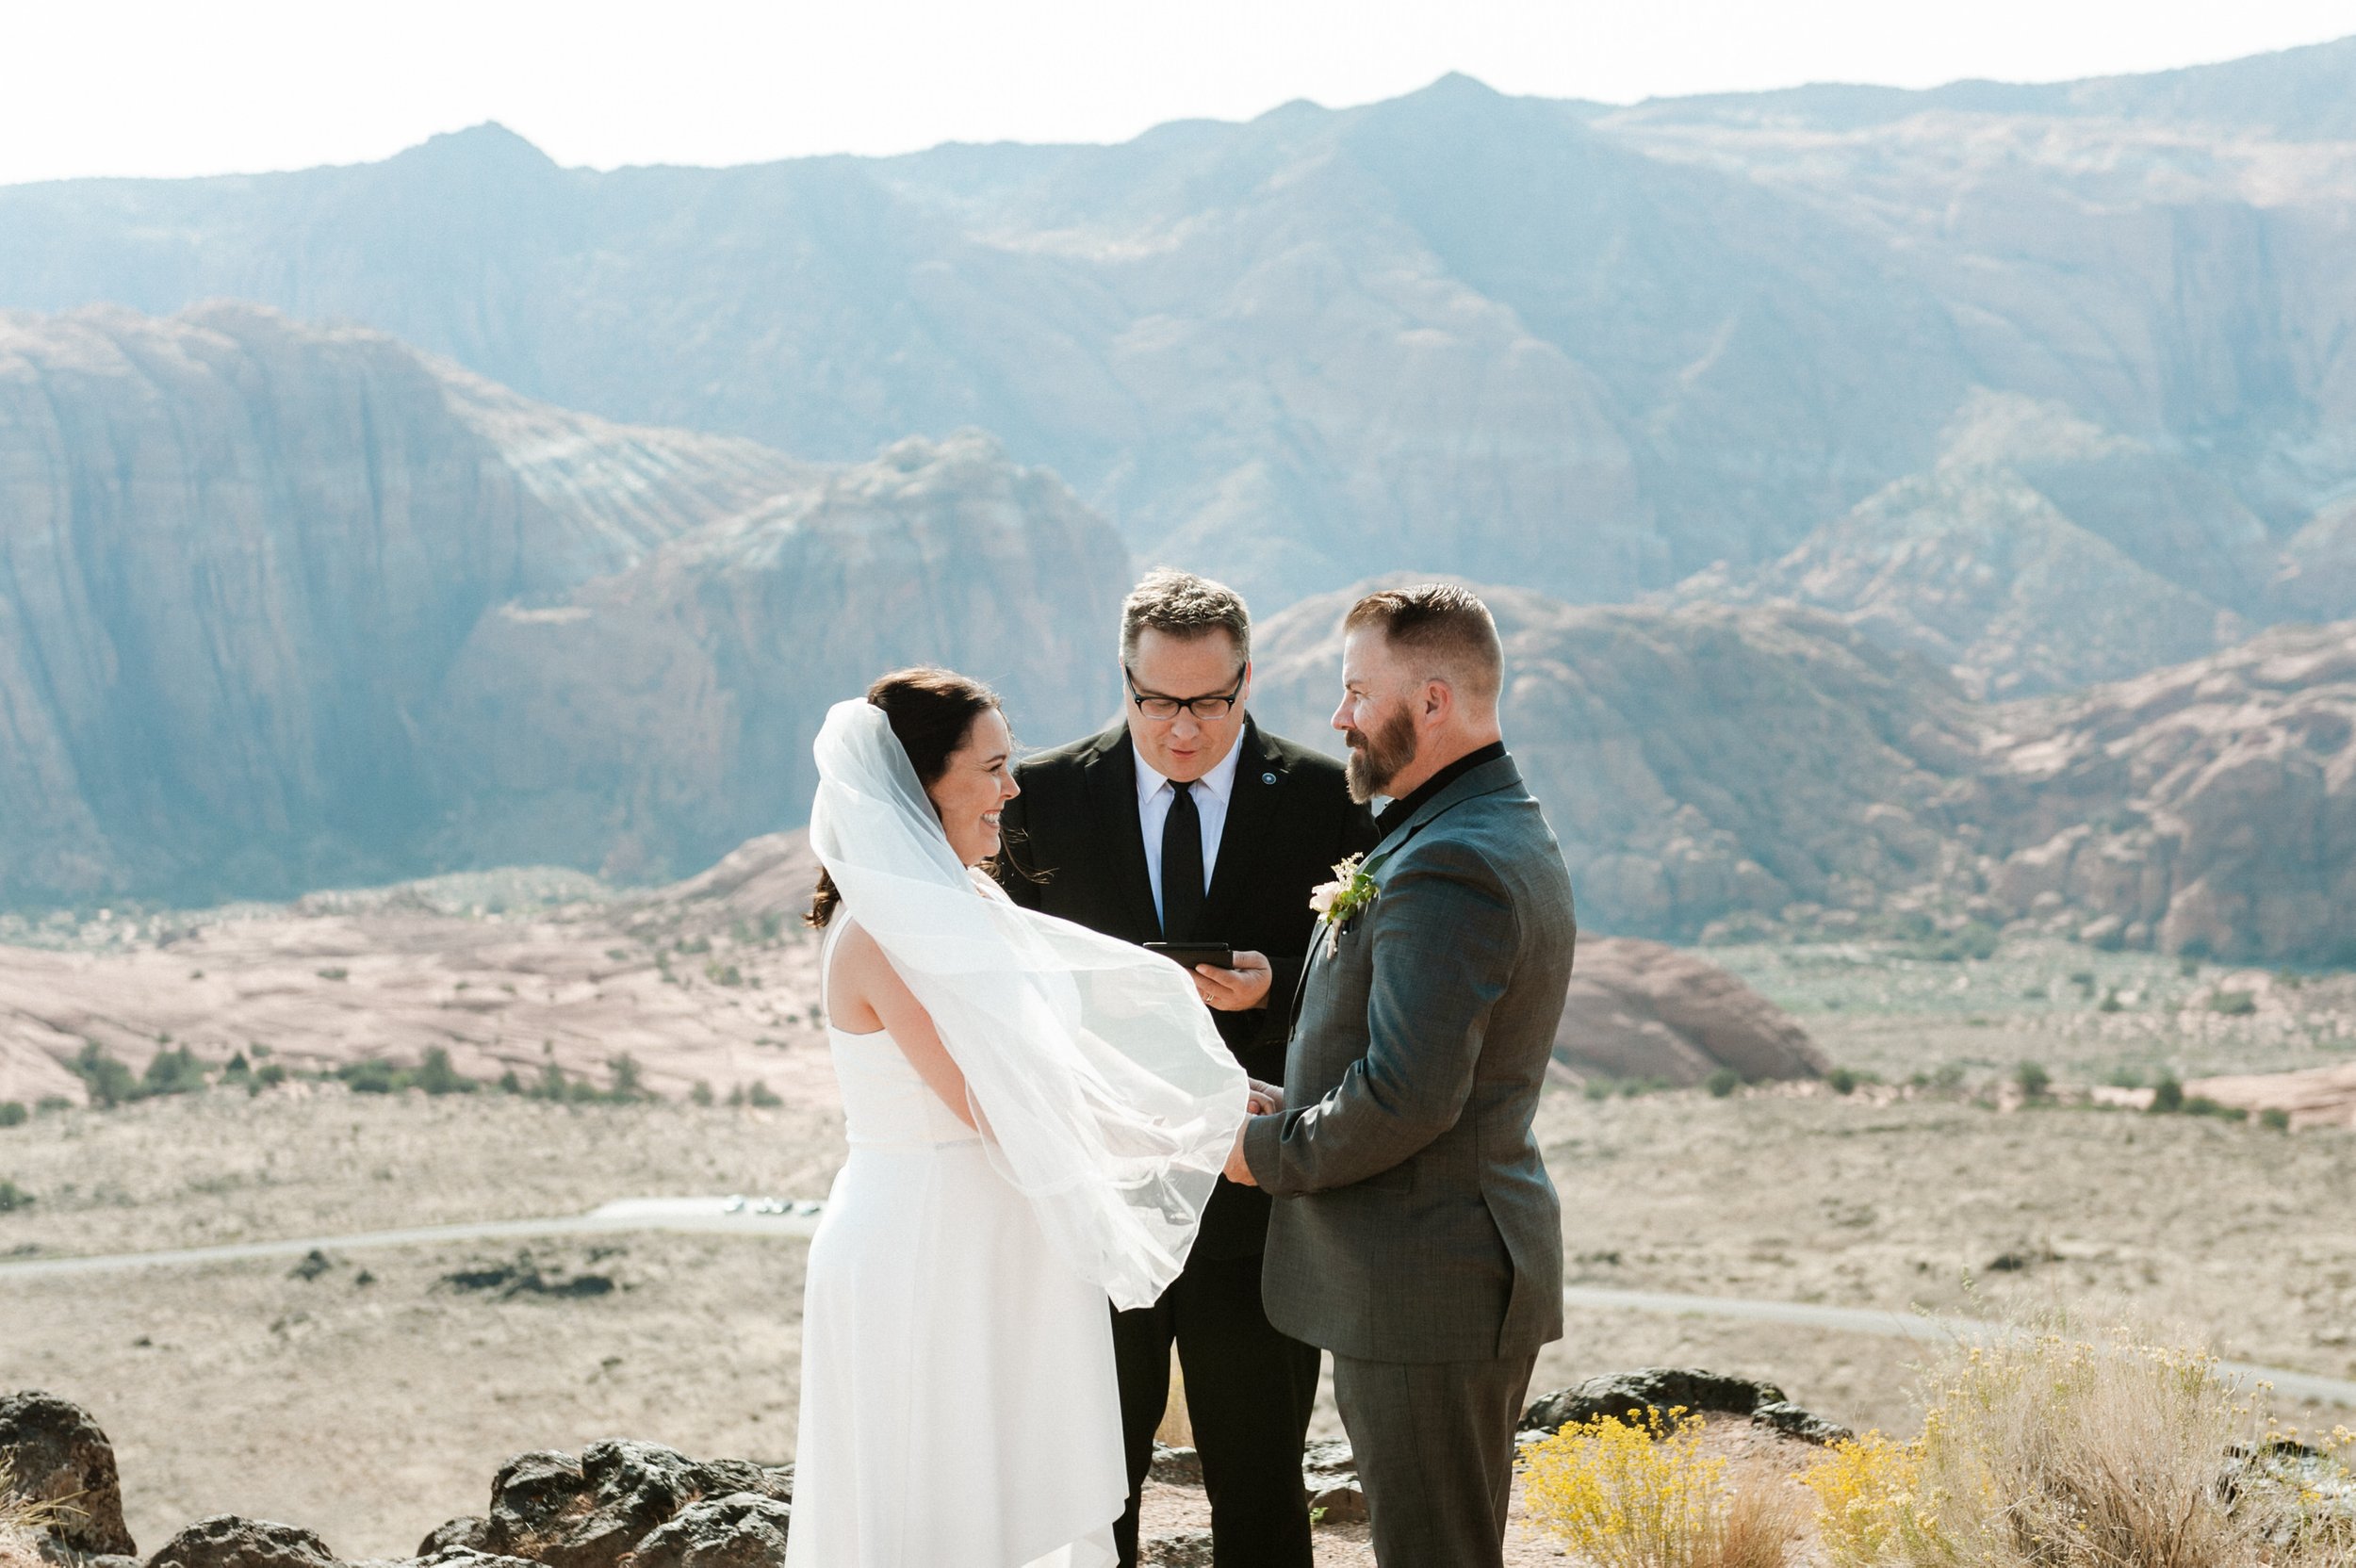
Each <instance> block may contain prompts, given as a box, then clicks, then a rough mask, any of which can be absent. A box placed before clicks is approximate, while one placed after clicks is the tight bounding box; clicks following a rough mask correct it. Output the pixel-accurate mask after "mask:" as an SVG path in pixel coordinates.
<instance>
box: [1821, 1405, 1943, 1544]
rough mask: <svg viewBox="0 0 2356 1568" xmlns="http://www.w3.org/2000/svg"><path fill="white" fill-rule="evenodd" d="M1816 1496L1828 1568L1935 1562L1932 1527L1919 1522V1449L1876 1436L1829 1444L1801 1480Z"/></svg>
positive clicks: (1924, 1502)
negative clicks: (1902, 1560) (1830, 1563)
mask: <svg viewBox="0 0 2356 1568" xmlns="http://www.w3.org/2000/svg"><path fill="white" fill-rule="evenodd" d="M1800 1484H1801V1485H1802V1486H1805V1487H1807V1488H1808V1490H1809V1491H1810V1492H1813V1493H1814V1494H1816V1527H1817V1530H1818V1532H1819V1533H1820V1534H1821V1535H1822V1537H1823V1539H1824V1553H1825V1556H1826V1557H1827V1558H1829V1559H1830V1560H1831V1562H1832V1564H1833V1568H1873V1564H1877V1563H1882V1562H1887V1561H1891V1560H1900V1559H1908V1560H1916V1561H1920V1560H1923V1559H1925V1558H1930V1557H1935V1556H1937V1555H1939V1551H1938V1547H1937V1545H1936V1533H1937V1526H1936V1525H1935V1524H1933V1523H1932V1522H1931V1521H1930V1520H1929V1519H1926V1518H1925V1517H1924V1513H1925V1512H1926V1511H1928V1504H1929V1499H1927V1498H1925V1497H1924V1496H1923V1495H1922V1444H1921V1443H1920V1442H1919V1441H1918V1442H1914V1443H1900V1442H1898V1441H1897V1440H1896V1439H1894V1438H1890V1437H1886V1436H1884V1435H1883V1434H1882V1433H1880V1432H1878V1431H1870V1432H1867V1433H1866V1434H1865V1435H1864V1436H1863V1437H1853V1438H1849V1439H1847V1440H1845V1441H1843V1442H1841V1443H1836V1444H1834V1445H1833V1447H1832V1451H1831V1452H1830V1453H1829V1454H1827V1455H1825V1456H1824V1458H1823V1459H1821V1460H1819V1461H1818V1462H1816V1463H1814V1464H1812V1465H1810V1466H1809V1467H1808V1469H1806V1470H1804V1471H1802V1472H1801V1474H1800Z"/></svg>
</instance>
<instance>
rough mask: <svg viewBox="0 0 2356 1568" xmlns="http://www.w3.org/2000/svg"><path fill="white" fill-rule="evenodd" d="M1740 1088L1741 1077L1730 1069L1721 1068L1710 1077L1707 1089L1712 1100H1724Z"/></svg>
mask: <svg viewBox="0 0 2356 1568" xmlns="http://www.w3.org/2000/svg"><path fill="white" fill-rule="evenodd" d="M1708 1087H1709V1089H1710V1098H1711V1099H1713V1100H1724V1099H1725V1098H1726V1096H1728V1095H1730V1094H1732V1093H1733V1092H1734V1091H1735V1090H1736V1089H1739V1088H1741V1087H1742V1074H1741V1073H1739V1072H1737V1071H1735V1070H1734V1069H1732V1068H1730V1067H1722V1068H1720V1069H1719V1070H1717V1071H1715V1072H1713V1073H1711V1074H1710V1082H1709V1085H1708Z"/></svg>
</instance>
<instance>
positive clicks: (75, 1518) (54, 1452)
mask: <svg viewBox="0 0 2356 1568" xmlns="http://www.w3.org/2000/svg"><path fill="white" fill-rule="evenodd" d="M0 1462H6V1464H7V1466H8V1473H9V1475H10V1477H11V1478H12V1479H13V1484H14V1486H15V1488H16V1490H17V1491H18V1492H19V1493H20V1494H22V1495H24V1496H25V1497H26V1498H27V1499H29V1500H31V1501H33V1502H56V1501H63V1500H65V1499H68V1498H71V1499H72V1501H73V1508H72V1510H71V1511H69V1512H68V1513H67V1514H66V1515H65V1517H64V1518H63V1519H62V1520H60V1521H59V1522H58V1523H57V1524H55V1525H52V1526H51V1527H49V1534H50V1536H51V1537H52V1538H53V1539H54V1540H56V1541H57V1543H58V1544H60V1545H62V1546H65V1547H68V1548H70V1549H71V1550H74V1551H76V1552H90V1553H121V1554H129V1553H136V1552H137V1551H138V1550H139V1547H138V1546H137V1545H135V1544H133V1543H132V1540H131V1531H130V1529H129V1527H126V1526H125V1525H124V1524H123V1486H122V1482H121V1480H120V1479H119V1478H118V1477H117V1476H116V1474H115V1451H114V1446H113V1445H112V1444H110V1443H108V1442H107V1441H106V1433H105V1432H104V1431H102V1430H100V1429H99V1427H98V1423H97V1422H95V1421H93V1420H91V1419H90V1414H89V1413H88V1412H86V1411H84V1410H83V1409H82V1408H81V1407H80V1406H78V1405H76V1404H74V1403H73V1402H72V1401H71V1400H67V1399H60V1398H58V1397H57V1396H56V1395H54V1394H44V1393H41V1391H40V1390H38V1389H31V1390H26V1391H25V1392H24V1393H21V1394H9V1395H6V1396H0Z"/></svg>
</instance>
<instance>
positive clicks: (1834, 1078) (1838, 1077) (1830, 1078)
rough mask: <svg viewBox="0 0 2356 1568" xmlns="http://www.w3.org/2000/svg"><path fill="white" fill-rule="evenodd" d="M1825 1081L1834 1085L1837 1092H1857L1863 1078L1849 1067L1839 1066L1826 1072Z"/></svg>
mask: <svg viewBox="0 0 2356 1568" xmlns="http://www.w3.org/2000/svg"><path fill="white" fill-rule="evenodd" d="M1824 1082H1825V1083H1827V1084H1830V1085H1831V1086H1832V1092H1833V1093H1835V1094H1855V1093H1856V1092H1857V1085H1858V1084H1859V1083H1861V1082H1863V1080H1861V1079H1860V1078H1858V1076H1857V1074H1856V1073H1855V1072H1853V1071H1851V1070H1849V1069H1847V1068H1845V1067H1837V1068H1834V1069H1833V1070H1831V1071H1830V1072H1828V1073H1826V1074H1824Z"/></svg>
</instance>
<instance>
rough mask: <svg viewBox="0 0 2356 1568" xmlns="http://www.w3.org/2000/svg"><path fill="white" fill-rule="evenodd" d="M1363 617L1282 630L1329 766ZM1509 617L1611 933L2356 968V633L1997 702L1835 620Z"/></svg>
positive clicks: (1552, 788)
mask: <svg viewBox="0 0 2356 1568" xmlns="http://www.w3.org/2000/svg"><path fill="white" fill-rule="evenodd" d="M1361 586H1362V587H1364V586H1368V584H1362V585H1361ZM1352 593H1354V591H1351V592H1345V593H1343V594H1337V595H1333V596H1322V597H1319V598H1316V599H1311V600H1308V601H1305V602H1303V603H1301V604H1300V605H1297V606H1295V607H1294V608H1292V609H1291V610H1288V611H1286V612H1284V613H1283V614H1282V615H1279V616H1277V617H1275V618H1274V619H1273V620H1271V621H1270V622H1269V623H1268V624H1267V625H1265V626H1264V627H1263V628H1262V630H1261V634H1260V646H1259V658H1260V664H1259V684H1258V686H1257V688H1256V691H1255V694H1254V702H1255V705H1256V708H1257V711H1258V712H1259V713H1260V715H1261V717H1262V718H1263V720H1264V721H1265V722H1267V723H1268V724H1269V725H1270V727H1273V728H1275V729H1277V730H1278V731H1280V732H1281V733H1284V734H1288V735H1293V736H1296V737H1301V738H1305V739H1309V740H1312V741H1315V742H1318V743H1325V744H1326V745H1327V746H1328V749H1337V748H1338V747H1337V738H1336V737H1334V736H1333V733H1332V732H1331V731H1330V730H1329V729H1328V728H1327V727H1326V725H1325V718H1326V715H1327V714H1328V713H1330V712H1331V711H1332V709H1333V700H1334V697H1335V694H1336V693H1335V680H1336V675H1335V672H1336V671H1337V670H1338V668H1339V658H1340V646H1339V635H1338V628H1339V620H1340V616H1341V613H1342V612H1343V610H1344V609H1345V608H1347V606H1348V604H1349V602H1350V597H1351V596H1352ZM1482 593H1483V596H1484V597H1485V598H1486V599H1487V600H1488V602H1489V604H1490V606H1491V607H1492V609H1493V610H1494V611H1495V612H1496V613H1497V619H1498V624H1499V629H1500V631H1501V632H1502V634H1503V636H1504V638H1505V643H1506V650H1507V658H1508V661H1509V666H1510V669H1511V678H1510V681H1509V685H1508V688H1507V691H1506V694H1505V702H1504V722H1505V727H1506V736H1507V740H1508V742H1509V743H1511V744H1512V745H1513V749H1514V752H1515V755H1516V756H1517V757H1518V758H1519V759H1520V760H1521V762H1522V766H1523V768H1524V771H1525V773H1526V775H1527V776H1528V777H1529V779H1530V785H1531V788H1532V789H1533V791H1534V792H1536V793H1537V794H1538V796H1539V798H1540V799H1541V800H1542V801H1543V802H1544V803H1545V804H1546V809H1547V814H1548V817H1549V819H1550V820H1551V821H1552V823H1553V825H1554V827H1555V831H1556V833H1557V835H1558V836H1559V837H1560V838H1561V840H1562V848H1563V854H1564V858H1565V859H1566V860H1567V861H1568V862H1569V864H1570V867H1571V872H1572V878H1573V882H1574V885H1575V886H1576V887H1577V889H1578V892H1579V907H1580V916H1581V924H1582V926H1583V927H1586V928H1590V929H1594V930H1598V931H1608V932H1612V933H1616V934H1627V935H1644V936H1659V937H1667V938H1671V939H1693V938H1694V937H1697V936H1702V935H1705V934H1706V933H1708V932H1710V929H1711V927H1712V926H1713V923H1720V922H1726V921H1729V920H1732V921H1734V922H1736V923H1744V922H1745V917H1752V916H1756V917H1761V919H1759V920H1755V921H1749V922H1748V923H1750V924H1752V925H1753V926H1755V927H1756V928H1760V929H1769V928H1774V927H1775V926H1777V925H1780V926H1782V927H1784V928H1787V929H1799V930H1817V931H1824V930H1836V931H1837V930H1842V929H1848V930H1855V929H1858V928H1859V924H1860V922H1872V921H1875V920H1882V921H1887V920H1888V919H1889V918H1890V917H1891V916H1905V915H1909V914H1911V915H1913V916H1917V917H1920V918H1921V919H1922V920H1923V921H1937V922H1940V923H1956V922H1960V921H1963V920H1966V919H1976V920H1980V921H1983V922H1986V923H1990V924H1997V925H2004V926H2015V925H2017V926H2019V927H2020V928H2021V929H2024V930H2037V931H2043V932H2047V933H2051V934H2055V935H2064V936H2072V937H2079V938H2082V939H2086V940H2088V941H2093V942H2098V943H2104V944H2110V945H2128V946H2135V947H2154V948H2158V949H2161V950H2163V951H2168V952H2181V953H2190V954H2199V955H2203V956H2213V957H2217V958H2222V959H2229V960H2235V961H2266V962H2285V961H2287V962H2299V963H2316V964H2327V963H2347V962H2348V961H2350V959H2351V958H2352V957H2356V945H2351V943H2350V940H2349V938H2348V932H2350V931H2351V930H2356V870H2351V868H2356V622H2339V623H2335V624H2333V625H2331V626H2325V627H2284V628H2280V629H2274V630H2270V631H2267V632H2265V633H2263V634H2261V635H2260V636H2258V637H2256V638H2254V639H2252V640H2251V641H2250V642H2248V643H2246V644H2243V645H2237V646H2234V647H2232V648H2229V649H2226V650H2224V651H2222V652H2218V653H2214V654H2210V655H2208V656H2206V657H2204V658H2201V659H2198V660H2195V661H2192V662H2186V663H2184V664H2180V665H2176V666H2172V667H2169V668H2167V669H2162V670H2157V671H2153V672H2151V673H2149V674H2146V675H2141V676H2138V677H2135V678H2132V679H2128V680H2124V681H2119V682H2115V683H2112V684H2108V685H2103V686H2098V687H2095V688H2092V689H2090V690H2088V691H2085V692H2081V693H2075V694H2067V695H2057V696H2050V697H2044V698H2037V699H2025V700H2021V701H2017V702H2011V703H1998V704H1989V703H1978V702H1973V701H1972V700H1970V699H1969V698H1968V697H1966V696H1965V695H1964V694H1963V693H1962V692H1960V691H1959V690H1958V689H1957V688H1956V686H1955V683H1954V681H1953V680H1952V678H1949V677H1948V676H1947V675H1946V674H1945V673H1944V672H1942V671H1939V670H1938V669H1936V668H1935V667H1933V666H1932V665H1931V664H1929V663H1928V662H1924V661H1922V660H1921V659H1919V658H1917V657H1915V656H1912V655H1909V654H1904V653H1891V652H1890V651H1888V650H1886V649H1884V648H1882V647H1880V646H1877V645H1874V644H1873V642H1871V641H1870V640H1869V639H1868V638H1867V637H1866V636H1865V634H1864V633H1863V632H1861V631H1860V630H1859V629H1857V628H1856V627H1854V626H1851V625H1849V624H1847V623H1846V622H1844V621H1843V620H1841V619H1838V618H1836V617H1834V616H1831V615H1829V614H1825V613H1822V612H1816V611H1808V610H1802V609H1799V608H1796V607H1793V606H1790V605H1769V606H1762V607H1759V608H1754V609H1728V608H1726V607H1724V606H1718V605H1689V606H1684V607H1678V608H1658V607H1642V608H1630V607H1598V606H1589V607H1574V606H1570V605H1565V604H1562V603H1559V602H1555V601H1551V600H1547V599H1546V598H1544V597H1543V596H1538V595H1534V594H1530V593H1529V592H1528V591H1526V590H1517V589H1510V588H1489V589H1484V590H1482Z"/></svg>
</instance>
